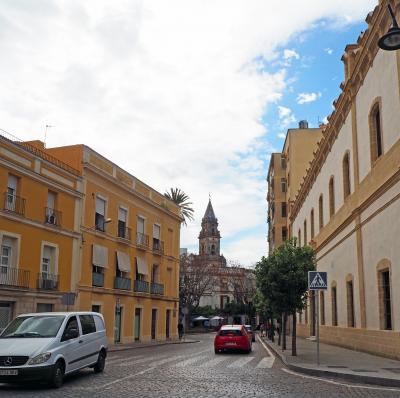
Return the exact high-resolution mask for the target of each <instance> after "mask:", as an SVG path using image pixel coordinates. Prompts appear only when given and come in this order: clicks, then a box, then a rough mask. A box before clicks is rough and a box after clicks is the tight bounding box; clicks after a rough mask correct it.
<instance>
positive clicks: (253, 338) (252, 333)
mask: <svg viewBox="0 0 400 398" xmlns="http://www.w3.org/2000/svg"><path fill="white" fill-rule="evenodd" d="M244 327H245V328H246V330H247V334H248V335H249V336H250V337H251V341H252V342H253V343H254V342H255V341H256V331H255V330H253V329H252V327H251V325H244Z"/></svg>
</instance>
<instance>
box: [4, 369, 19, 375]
mask: <svg viewBox="0 0 400 398" xmlns="http://www.w3.org/2000/svg"><path fill="white" fill-rule="evenodd" d="M0 376H18V370H17V369H0Z"/></svg>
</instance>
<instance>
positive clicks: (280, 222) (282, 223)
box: [267, 120, 322, 253]
mask: <svg viewBox="0 0 400 398" xmlns="http://www.w3.org/2000/svg"><path fill="white" fill-rule="evenodd" d="M321 137H322V128H309V127H308V123H307V121H305V120H302V121H301V122H300V123H299V128H296V129H289V130H288V131H287V134H286V139H285V144H284V146H283V150H282V152H281V153H273V154H272V155H271V159H270V163H269V168H268V176H267V183H268V195H267V203H268V250H269V253H272V251H273V250H274V249H276V248H277V247H279V246H280V245H281V244H282V243H283V242H284V241H285V240H286V239H287V238H288V237H289V236H290V235H291V230H290V229H291V224H290V222H289V217H290V214H291V211H292V207H293V202H294V199H295V197H296V194H297V191H298V189H299V187H300V184H301V182H302V179H303V178H304V175H305V172H306V170H307V168H308V167H309V165H310V162H311V160H312V159H313V156H314V150H315V149H316V147H317V144H318V142H319V141H320V139H321Z"/></svg>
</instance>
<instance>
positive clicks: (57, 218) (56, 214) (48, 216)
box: [44, 207, 62, 227]
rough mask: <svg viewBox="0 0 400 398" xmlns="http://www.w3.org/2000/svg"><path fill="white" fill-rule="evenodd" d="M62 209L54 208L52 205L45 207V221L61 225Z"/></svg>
mask: <svg viewBox="0 0 400 398" xmlns="http://www.w3.org/2000/svg"><path fill="white" fill-rule="evenodd" d="M61 215H62V213H61V211H58V210H54V209H52V208H50V207H45V208H44V222H45V224H51V225H56V226H57V227H59V226H60V225H61Z"/></svg>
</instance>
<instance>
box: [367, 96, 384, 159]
mask: <svg viewBox="0 0 400 398" xmlns="http://www.w3.org/2000/svg"><path fill="white" fill-rule="evenodd" d="M369 134H370V148H371V163H374V162H375V161H376V160H377V159H378V158H379V157H380V156H381V155H382V154H383V142H382V123H381V110H380V103H379V102H377V103H376V104H375V105H374V106H373V107H372V110H371V113H370V115H369Z"/></svg>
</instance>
